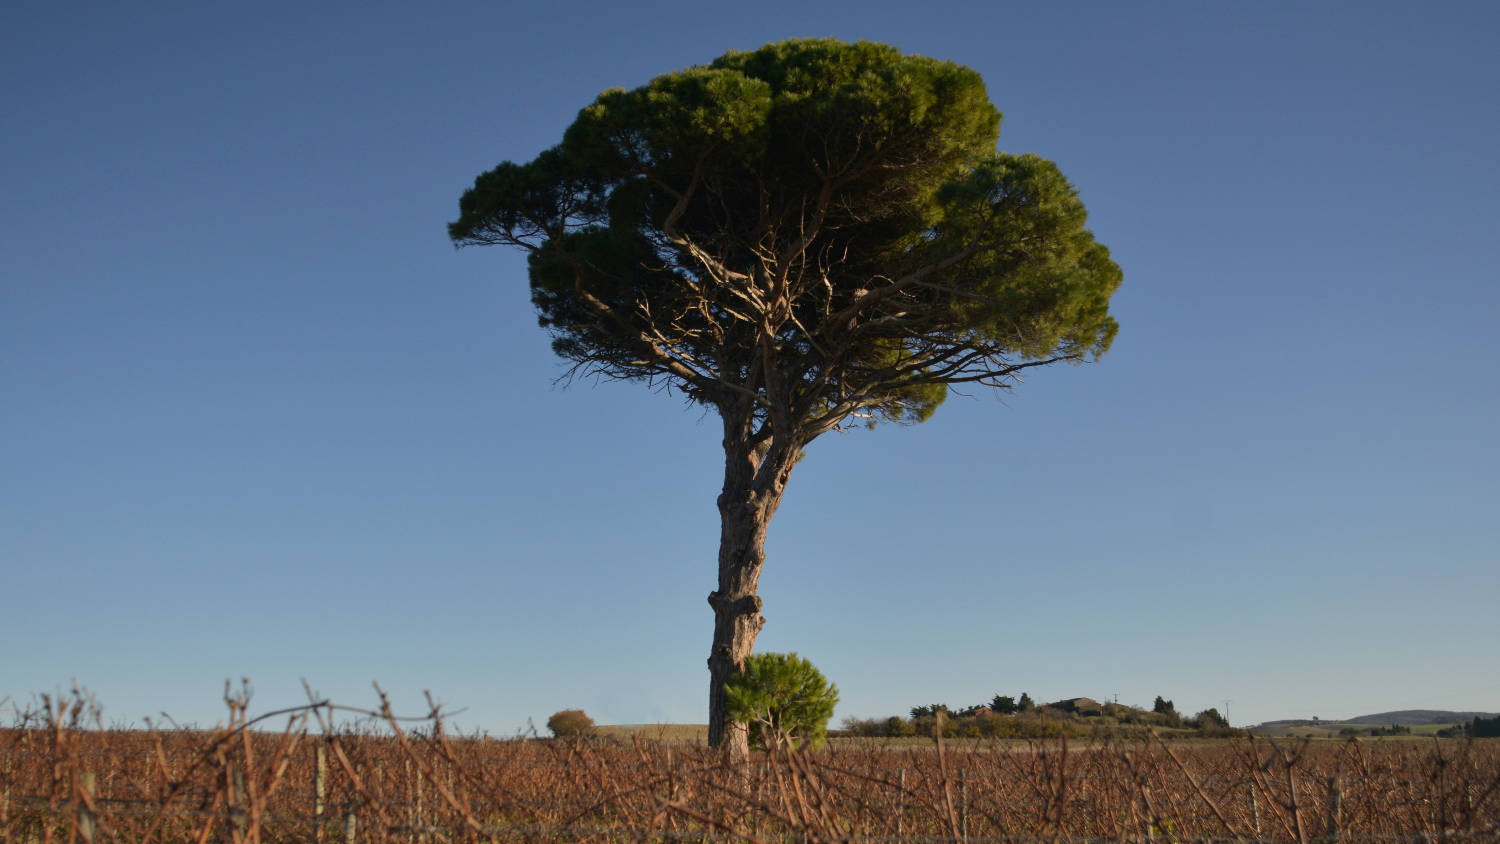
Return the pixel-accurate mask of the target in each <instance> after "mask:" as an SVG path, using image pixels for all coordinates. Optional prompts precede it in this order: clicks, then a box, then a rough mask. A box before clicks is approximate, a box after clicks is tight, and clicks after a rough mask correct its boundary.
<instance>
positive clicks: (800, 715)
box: [726, 653, 899, 748]
mask: <svg viewBox="0 0 1500 844" xmlns="http://www.w3.org/2000/svg"><path fill="white" fill-rule="evenodd" d="M726 688H727V692H728V707H729V715H730V717H732V718H734V719H735V720H736V721H739V722H741V723H743V724H746V725H748V726H749V728H750V745H751V747H759V748H769V747H773V746H775V745H776V744H777V743H778V742H783V743H784V742H799V743H800V742H806V743H808V744H809V745H810V746H812V747H819V746H821V745H822V744H823V741H824V739H825V738H826V737H827V735H828V719H829V718H832V717H833V708H834V706H836V705H837V704H838V702H839V690H838V687H837V686H834V685H833V684H831V683H829V682H828V681H827V680H826V679H825V678H824V677H823V674H822V672H820V671H818V669H817V668H815V667H814V666H813V664H812V663H811V662H808V661H807V660H805V659H803V658H802V657H799V656H797V654H795V653H789V654H778V653H761V654H751V655H750V657H749V658H748V659H746V660H745V670H744V671H742V672H740V673H739V674H737V675H735V676H734V677H733V678H731V679H730V681H729V683H728V685H727V686H726ZM898 720H899V719H898Z"/></svg>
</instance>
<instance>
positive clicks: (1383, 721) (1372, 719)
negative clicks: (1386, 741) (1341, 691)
mask: <svg viewBox="0 0 1500 844" xmlns="http://www.w3.org/2000/svg"><path fill="white" fill-rule="evenodd" d="M1494 717H1496V715H1495V713H1493V712H1453V711H1451V710H1447V709H1398V710H1396V711H1394V712H1377V713H1375V714H1374V715H1360V716H1358V717H1357V718H1342V719H1337V720H1329V719H1326V718H1318V719H1313V718H1287V719H1283V720H1280V721H1267V722H1265V723H1263V724H1257V725H1255V726H1253V727H1249V728H1248V729H1249V730H1250V732H1252V733H1256V734H1258V735H1263V736H1287V735H1302V736H1325V737H1326V736H1333V735H1337V734H1339V731H1340V730H1343V729H1345V728H1359V729H1361V730H1365V729H1377V728H1380V727H1390V726H1397V727H1406V728H1411V729H1414V730H1415V731H1416V732H1417V733H1418V734H1420V735H1435V734H1436V731H1437V730H1438V729H1439V728H1444V727H1448V726H1451V725H1455V724H1467V723H1468V722H1470V721H1472V720H1474V719H1475V718H1494ZM1424 728H1425V729H1424Z"/></svg>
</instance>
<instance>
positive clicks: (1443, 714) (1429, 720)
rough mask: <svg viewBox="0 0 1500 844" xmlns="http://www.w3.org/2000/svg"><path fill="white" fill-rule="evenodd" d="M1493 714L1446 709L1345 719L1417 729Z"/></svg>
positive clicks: (1412, 710) (1352, 722)
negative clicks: (1418, 727)
mask: <svg viewBox="0 0 1500 844" xmlns="http://www.w3.org/2000/svg"><path fill="white" fill-rule="evenodd" d="M1492 717H1494V713H1493V712H1449V711H1448V710H1446V709H1402V710H1398V711H1396V712H1382V713H1380V714H1378V715H1361V716H1359V717H1358V718H1348V719H1345V723H1348V724H1369V725H1371V726H1375V727H1383V726H1386V725H1387V724H1400V725H1402V726H1405V727H1417V726H1421V725H1423V724H1463V723H1467V722H1469V721H1472V720H1474V719H1475V718H1492Z"/></svg>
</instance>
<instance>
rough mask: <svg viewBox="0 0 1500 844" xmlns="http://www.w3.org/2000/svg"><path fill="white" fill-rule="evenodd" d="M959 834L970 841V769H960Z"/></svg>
mask: <svg viewBox="0 0 1500 844" xmlns="http://www.w3.org/2000/svg"><path fill="white" fill-rule="evenodd" d="M958 834H959V837H960V838H962V839H963V840H964V841H968V840H969V769H968V768H960V769H959V771H958Z"/></svg>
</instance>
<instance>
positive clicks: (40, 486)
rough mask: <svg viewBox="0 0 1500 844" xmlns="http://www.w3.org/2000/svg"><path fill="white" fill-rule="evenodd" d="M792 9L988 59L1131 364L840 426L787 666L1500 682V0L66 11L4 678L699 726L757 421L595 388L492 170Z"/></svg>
mask: <svg viewBox="0 0 1500 844" xmlns="http://www.w3.org/2000/svg"><path fill="white" fill-rule="evenodd" d="M799 36H833V37H838V38H842V39H846V40H854V39H859V38H866V39H871V40H877V41H887V42H891V43H894V44H896V45H898V46H899V47H901V48H902V49H904V50H906V51H908V52H914V53H922V54H926V55H931V56H935V57H939V58H944V59H952V60H954V61H957V62H960V63H962V64H965V65H968V66H970V67H973V68H974V69H976V70H978V71H979V72H980V73H981V74H982V75H983V76H984V78H985V80H986V82H987V84H988V86H989V90H990V95H991V98H992V99H993V100H994V101H995V103H996V105H997V106H998V107H999V108H1000V109H1001V111H1002V112H1004V114H1005V122H1004V124H1003V127H1002V136H1001V146H1002V147H1003V148H1005V149H1007V150H1010V151H1016V152H1021V151H1031V152H1036V153H1039V154H1041V155H1044V156H1046V157H1049V158H1052V159H1053V160H1055V161H1057V162H1058V164H1059V165H1060V166H1061V167H1062V169H1063V171H1064V172H1065V173H1067V174H1068V175H1069V177H1070V178H1071V179H1072V180H1073V181H1074V183H1075V184H1076V185H1077V186H1078V188H1079V190H1080V192H1081V194H1082V196H1083V199H1084V201H1085V202H1086V204H1087V205H1088V207H1089V209H1090V212H1091V224H1092V227H1093V229H1094V231H1095V233H1096V234H1097V236H1098V237H1099V239H1100V240H1101V241H1103V242H1104V243H1106V244H1108V245H1109V246H1110V247H1111V248H1112V249H1113V252H1114V256H1115V258H1116V259H1117V260H1118V262H1119V263H1120V265H1121V266H1122V267H1123V269H1124V271H1125V279H1126V280H1125V286H1124V287H1123V288H1122V289H1121V291H1120V292H1119V294H1118V295H1117V296H1116V297H1115V300H1114V306H1113V310H1114V312H1115V314H1116V315H1117V317H1118V319H1119V321H1120V323H1121V326H1122V327H1121V332H1120V336H1119V339H1118V341H1117V342H1116V343H1115V346H1114V348H1113V350H1112V351H1111V352H1110V353H1109V354H1108V355H1107V356H1106V357H1105V358H1104V359H1103V360H1102V361H1101V362H1100V363H1099V364H1097V365H1093V366H1087V367H1082V368H1058V369H1049V370H1045V371H1040V372H1036V373H1035V374H1033V375H1032V376H1031V377H1030V378H1029V379H1028V383H1027V384H1026V385H1025V386H1024V387H1023V388H1022V389H1019V390H1017V391H1015V392H1014V393H1012V394H1010V395H1008V396H1006V397H1004V398H1003V399H997V398H996V397H995V396H993V395H991V394H989V393H987V392H984V391H976V392H975V393H973V394H972V395H969V396H961V397H954V398H953V399H950V401H949V402H948V403H947V404H946V405H945V406H944V407H943V408H942V409H941V410H940V411H939V412H938V414H937V416H936V417H935V418H934V419H933V420H932V421H931V422H929V423H927V424H925V425H922V426H919V427H917V428H911V429H901V428H894V427H892V428H889V429H881V430H878V431H874V432H864V431H861V432H856V433H850V434H846V435H842V436H837V435H836V436H829V437H826V438H824V439H822V440H819V441H817V442H816V443H814V444H813V446H812V447H811V448H810V449H809V454H808V458H807V459H806V460H805V461H804V462H803V463H802V464H801V465H800V466H799V467H798V468H797V471H796V473H795V474H794V475H793V476H792V482H791V485H790V487H789V490H788V494H787V498H786V500H785V502H784V503H783V505H782V508H781V511H780V513H779V515H778V516H777V517H776V520H775V522H774V523H773V524H772V528H771V542H770V559H769V562H768V564H767V566H766V570H765V575H764V577H763V579H762V589H763V596H764V598H765V615H766V617H767V618H768V620H769V623H768V624H767V626H766V628H765V631H764V632H763V634H762V635H761V638H760V641H759V642H758V648H759V649H761V650H796V651H798V652H800V653H802V654H803V655H805V656H807V657H809V658H810V659H812V660H813V661H814V662H815V663H816V664H818V665H819V666H820V667H821V668H822V669H823V670H824V671H825V672H826V673H827V674H828V676H829V677H830V678H831V679H832V680H833V681H834V682H836V683H837V684H838V685H839V687H840V689H841V691H842V703H841V705H840V706H839V709H838V713H837V716H836V717H837V718H840V719H842V718H843V717H846V716H861V717H866V716H883V715H888V714H892V713H898V712H905V711H906V710H907V709H908V708H910V707H911V706H913V705H917V704H924V703H931V702H946V703H949V704H951V705H954V706H958V705H964V704H970V703H977V702H980V701H986V700H988V699H989V698H990V697H991V696H992V695H994V694H995V693H997V692H998V693H1004V694H1012V695H1019V694H1020V693H1021V692H1023V691H1025V692H1028V693H1030V694H1031V695H1032V696H1033V697H1034V698H1037V699H1040V700H1052V699H1057V698H1063V697H1074V696H1078V695H1088V696H1091V697H1096V698H1106V697H1110V696H1114V695H1118V696H1119V699H1120V700H1121V701H1122V702H1126V703H1136V704H1145V705H1148V706H1149V705H1150V703H1151V701H1152V698H1153V697H1154V696H1155V695H1158V694H1161V695H1165V696H1166V697H1169V698H1172V699H1174V700H1175V701H1176V703H1177V706H1178V708H1179V709H1181V710H1184V711H1196V710H1198V709H1202V708H1204V707H1208V706H1217V707H1220V708H1221V709H1222V708H1223V706H1224V703H1225V701H1231V703H1230V704H1229V706H1230V716H1231V719H1232V720H1233V721H1234V722H1236V723H1253V722H1258V721H1262V720H1267V719H1275V718H1288V717H1310V716H1313V715H1317V716H1320V717H1323V718H1333V717H1339V716H1352V715H1357V714H1363V713H1369V712H1378V711H1382V710H1389V709H1401V708H1412V707H1427V708H1450V709H1489V710H1500V672H1497V670H1496V667H1497V664H1496V658H1495V652H1496V651H1495V646H1496V644H1497V642H1500V612H1497V609H1496V604H1497V598H1500V565H1497V562H1500V560H1497V554H1500V552H1497V548H1500V519H1497V518H1496V513H1495V510H1496V503H1497V501H1500V481H1497V478H1500V449H1497V446H1496V436H1495V430H1496V420H1497V418H1500V399H1497V393H1500V390H1497V386H1500V376H1497V371H1500V355H1497V352H1496V350H1495V340H1494V338H1495V335H1496V327H1497V324H1500V290H1497V285H1496V282H1497V270H1496V267H1497V266H1500V254H1497V252H1500V246H1497V244H1500V231H1497V228H1500V227H1497V213H1496V202H1497V200H1500V165H1497V160H1500V156H1496V154H1495V148H1496V138H1500V108H1497V102H1500V100H1497V92H1500V5H1496V4H1494V3H1491V2H1475V3H1437V4H1432V5H1428V6H1422V5H1419V4H1414V3H1373V2H1358V3H1317V4H1308V3H1211V4H1205V3H1132V4H1120V3H1095V4H1087V3H1059V4H1042V3H1027V4H1008V3H992V2H984V3H978V2H976V3H972V4H961V3H944V2H928V3H901V4H896V3H874V4H872V3H867V2H861V3H852V2H849V3H805V2H796V3H792V2H774V3H760V4H743V3H741V4H705V3H702V2H662V3H656V4H650V5H640V4H626V3H585V4H562V5H560V6H559V5H552V6H549V5H548V4H540V3H509V2H498V3H476V4H470V5H464V6H457V5H449V4H430V5H428V4H424V5H422V6H420V7H419V6H417V5H413V4H409V3H389V4H349V5H347V6H343V7H340V6H338V5H337V4H331V3H330V4H305V3H295V4H294V3H270V4H217V3H187V2H182V3H147V4H118V3H98V4H92V5H90V4H26V5H24V6H18V7H16V8H12V9H11V10H10V11H9V12H8V13H7V18H6V24H5V26H4V27H3V29H0V78H3V79H5V85H4V93H3V94H0V125H3V131H0V185H3V189H4V192H3V200H0V215H3V218H0V573H3V576H0V641H3V643H4V644H3V647H0V698H3V697H4V696H6V695H10V696H12V697H13V698H14V699H15V700H17V701H20V702H21V703H25V702H27V701H29V700H30V699H31V698H32V696H33V695H35V694H36V693H40V692H50V691H53V690H56V689H58V688H62V687H65V686H66V685H67V684H68V683H69V682H70V681H71V679H72V678H77V679H78V681H79V682H81V683H84V684H86V685H87V686H88V687H90V688H91V689H92V690H94V691H95V692H96V693H97V694H98V695H99V698H100V700H101V701H102V703H103V704H104V706H105V720H106V721H107V722H115V723H127V722H138V721H139V719H140V718H141V717H142V716H147V715H152V716H154V715H155V714H156V713H158V712H160V711H163V710H165V711H167V712H169V713H170V714H172V715H173V716H174V717H176V718H177V719H178V720H179V721H196V722H199V723H204V724H207V723H212V722H213V721H214V720H216V719H218V718H219V717H221V715H222V705H221V703H220V701H219V696H220V693H221V691H222V684H223V682H224V680H225V679H226V678H236V680H237V678H239V677H241V676H248V677H250V678H251V679H252V680H253V681H254V683H255V685H256V688H257V689H258V692H257V698H256V701H255V704H254V707H253V708H254V709H257V710H265V709H269V708H274V707H277V706H281V705H287V704H295V703H297V702H298V701H299V700H300V699H301V692H300V688H299V686H298V678H300V677H306V678H307V679H308V680H309V682H311V683H312V685H313V686H314V687H316V688H318V689H320V690H321V691H323V692H324V693H325V694H328V695H330V696H332V697H334V698H335V699H337V700H339V701H340V702H345V703H350V704H367V703H370V702H371V701H372V700H373V694H372V692H371V691H370V687H369V684H370V682H371V681H372V680H378V681H380V683H381V684H382V685H383V686H384V687H385V688H386V689H387V690H389V691H390V692H391V693H392V696H393V699H394V701H395V703H396V704H397V706H398V708H403V709H407V710H411V711H420V710H421V709H422V702H421V691H422V690H423V689H431V690H432V691H433V692H434V693H435V694H436V695H437V696H438V697H439V698H440V699H442V700H443V701H445V702H447V703H448V704H450V705H452V706H454V707H467V711H466V712H465V713H464V714H463V715H462V716H461V717H460V719H459V721H460V724H461V725H462V726H466V727H469V728H477V729H484V730H489V731H490V732H492V733H508V732H511V731H514V730H516V729H518V728H520V727H522V726H524V725H525V723H526V722H527V719H534V720H535V722H536V723H537V724H541V723H542V722H543V721H544V720H545V719H546V717H547V716H548V715H549V714H550V713H552V712H553V711H556V710H558V709H563V708H572V707H582V708H584V709H585V710H587V711H588V712H589V713H590V714H591V715H593V716H594V717H595V718H596V719H597V720H599V721H601V722H694V721H696V722H701V721H703V720H704V713H705V710H706V705H707V690H706V686H707V669H706V667H705V664H704V660H705V658H706V657H707V655H708V644H709V637H710V632H711V627H712V615H711V611H710V610H709V607H708V605H707V603H706V602H705V600H704V597H705V596H706V595H707V593H708V592H709V591H710V590H711V589H712V588H713V586H714V557H715V552H716V543H717V524H716V513H715V509H714V505H713V500H714V496H715V495H716V493H717V489H718V486H719V483H720V471H721V468H720V467H721V463H720V460H721V458H720V455H719V454H718V440H719V433H718V429H717V426H716V424H715V420H714V419H713V418H711V417H706V416H704V415H703V414H702V413H701V412H700V411H697V410H693V409H689V408H685V407H684V406H683V405H681V404H680V403H679V402H677V401H676V400H674V399H673V398H670V397H666V396H662V395H658V394H655V393H652V392H650V391H648V390H646V389H645V388H643V387H639V386H635V385H602V386H597V387H595V386H592V385H590V384H586V383H579V384H575V385H573V386H572V387H571V388H568V389H562V388H559V387H557V386H555V385H554V383H553V382H554V379H556V378H557V377H558V376H559V375H560V374H561V373H562V371H563V370H562V367H561V365H560V364H559V362H558V361H557V360H556V359H555V358H553V357H552V356H551V354H550V352H549V350H548V340H547V337H546V336H545V335H544V333H543V332H542V331H541V330H539V329H538V328H537V327H536V325H535V318H534V316H533V314H532V312H531V309H530V306H529V304H528V299H527V290H526V278H525V266H524V260H523V256H521V255H520V254H516V253H513V252H508V251H504V250H500V249H473V250H465V251H462V252H457V251H455V250H453V248H452V247H451V246H450V245H449V243H448V241H447V239H446V236H445V231H444V225H445V223H446V222H448V221H449V220H451V219H453V218H454V217H455V216H456V213H457V205H456V202H457V198H458V195H459V193H460V192H461V191H462V190H463V189H464V188H465V187H467V186H468V185H469V184H470V183H471V182H472V180H473V178H474V176H475V175H477V174H478V173H479V172H481V171H482V170H485V169H488V168H490V167H492V166H494V165H495V164H496V163H498V162H499V161H501V160H505V159H515V160H527V159H530V158H531V157H532V156H534V155H535V154H536V153H537V152H538V151H540V150H541V149H543V148H545V147H547V146H550V145H551V144H553V143H555V142H556V141H557V140H558V139H559V138H560V137H561V133H562V131H563V129H564V128H565V127H566V126H567V124H568V123H569V122H570V121H571V120H572V117H573V115H574V114H575V113H576V112H577V110H578V109H579V108H581V107H582V106H584V105H586V104H588V103H589V102H590V101H591V99H592V98H593V96H594V95H595V94H597V93H598V92H599V91H600V90H602V89H604V88H608V87H611V86H621V85H623V86H634V85H639V84H642V83H644V82H646V81H647V80H648V79H650V78H651V77H652V76H653V75H655V74H657V73H662V72H666V71H671V70H675V69H680V68H683V67H686V66H689V65H692V64H698V63H703V62H706V61H709V60H711V59H713V58H714V57H716V56H718V55H719V54H721V53H722V52H724V51H726V50H728V49H736V48H738V49H750V48H754V47H757V46H759V45H761V44H763V43H766V42H768V41H774V40H780V39H783V38H788V37H799Z"/></svg>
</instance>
